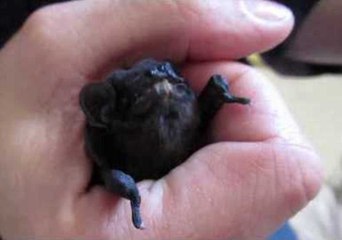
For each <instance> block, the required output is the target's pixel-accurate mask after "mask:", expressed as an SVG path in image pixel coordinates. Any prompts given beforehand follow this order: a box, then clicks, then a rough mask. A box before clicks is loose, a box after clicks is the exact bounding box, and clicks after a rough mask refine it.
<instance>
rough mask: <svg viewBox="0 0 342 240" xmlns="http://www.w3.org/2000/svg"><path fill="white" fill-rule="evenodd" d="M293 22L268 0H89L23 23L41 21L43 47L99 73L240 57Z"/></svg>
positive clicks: (278, 37)
mask: <svg viewBox="0 0 342 240" xmlns="http://www.w3.org/2000/svg"><path fill="white" fill-rule="evenodd" d="M250 2H255V3H253V4H251V3H250ZM61 22H65V23H68V24H61ZM292 23H293V18H292V14H291V13H290V11H289V10H287V9H286V8H285V7H280V5H278V4H276V3H273V2H271V1H264V0H263V1H261V0H258V1H254V0H253V1H249V0H244V1H243V0H234V1H219V0H214V1H198V0H191V1H187V0H176V1H152V2H151V1H147V0H143V1H122V0H121V1H113V0H84V1H72V2H68V3H64V4H56V5H53V6H50V7H47V8H43V9H42V10H40V11H38V12H36V13H35V14H33V15H32V17H31V18H30V19H29V21H28V22H27V24H26V25H25V26H26V27H24V28H26V29H27V28H36V29H37V30H36V31H33V33H32V34H31V35H32V38H33V40H34V41H37V40H38V41H39V39H37V38H38V37H39V35H43V38H47V39H48V40H49V43H48V44H46V43H45V44H44V43H43V44H44V51H49V49H50V48H51V53H52V54H53V52H56V51H57V52H58V54H65V58H64V59H68V61H72V62H71V63H70V65H71V66H73V67H75V66H77V67H78V68H80V69H76V70H82V73H84V74H85V75H87V76H89V75H90V76H92V75H93V74H94V73H97V72H98V71H101V70H103V69H111V68H112V67H113V65H114V67H118V65H126V64H129V65H130V64H131V63H132V62H134V61H136V60H137V59H141V58H146V57H155V58H163V59H172V60H174V61H184V60H186V59H192V60H213V59H235V58H240V57H243V56H246V55H248V54H250V53H252V52H256V51H264V50H266V49H269V48H272V47H273V46H275V45H276V44H277V43H279V42H280V41H282V40H283V39H284V38H285V37H286V36H287V35H288V34H289V32H290V30H291V27H292ZM37 25H38V27H37ZM37 36H38V37H37ZM61 43H62V44H61Z"/></svg>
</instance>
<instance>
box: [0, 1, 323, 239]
mask: <svg viewBox="0 0 342 240" xmlns="http://www.w3.org/2000/svg"><path fill="white" fill-rule="evenodd" d="M255 3H262V4H264V5H262V7H259V8H257V6H256V5H255ZM265 4H267V3H265V2H263V1H260V0H258V1H254V2H253V4H252V5H251V6H250V7H252V8H254V9H259V10H258V11H257V13H258V14H252V13H251V12H250V11H247V8H246V7H245V5H243V2H242V1H240V0H234V1H219V0H217V1H216V0H213V1H199V0H197V1H195V0H174V1H171V0H165V1H147V0H139V1H138V0H137V1H126V0H121V1H120V0H83V1H75V2H70V3H65V4H60V5H55V6H51V7H47V8H45V9H42V10H40V11H38V12H36V13H35V14H33V15H32V16H31V17H30V19H29V20H28V21H27V22H26V24H25V25H24V26H23V28H22V29H21V30H20V31H19V33H18V34H17V35H16V36H15V37H14V38H12V39H11V40H10V41H9V42H8V43H7V45H6V46H5V47H4V48H3V49H2V50H1V51H0V79H1V80H0V109H1V112H0V152H1V154H2V156H1V159H0V212H1V215H0V234H1V236H2V237H3V239H27V238H28V237H29V238H31V239H47V238H49V239H244V240H245V239H264V238H265V236H267V235H268V234H270V233H271V232H272V231H274V230H275V229H276V228H277V227H278V226H279V225H280V224H281V223H282V222H283V221H285V220H286V219H288V218H289V217H291V216H292V215H293V214H295V213H296V212H297V211H299V210H300V209H301V208H302V207H304V206H305V205H306V204H307V203H308V202H309V201H310V200H311V199H312V198H313V197H314V196H315V195H316V193H317V191H318V190H319V187H320V184H321V180H322V173H321V168H320V165H319V158H318V156H317V154H316V153H315V150H314V149H313V148H312V147H311V146H310V145H309V144H308V143H307V141H306V140H305V139H304V138H303V136H302V134H301V133H300V130H299V129H298V127H297V125H296V123H295V122H294V121H293V120H292V118H291V116H290V114H289V113H288V111H287V109H286V107H285V105H284V103H283V102H282V100H281V98H280V97H279V95H278V94H277V93H276V91H275V90H274V89H273V87H272V86H270V83H269V82H268V81H266V80H264V78H263V76H261V75H260V74H259V73H257V72H256V71H255V70H253V69H252V68H250V67H248V66H244V65H242V64H240V63H236V62H234V61H233V60H234V59H237V58H240V57H243V56H246V55H248V54H250V53H252V52H256V51H263V50H266V49H269V48H271V47H273V46H275V45H276V44H277V43H279V42H280V41H281V40H283V39H284V38H285V37H286V36H287V35H288V33H289V31H290V29H291V26H292V24H293V19H292V15H291V14H290V13H289V12H287V11H285V13H284V14H280V12H277V16H274V14H273V15H272V13H271V12H274V11H273V10H274V8H272V7H269V5H265ZM267 6H268V7H267ZM272 6H273V5H272ZM267 9H271V10H272V11H269V12H267ZM261 13H262V14H261ZM127 16H129V18H128V17H127ZM279 16H281V17H279ZM66 23H67V24H66ZM146 57H154V58H163V59H171V60H173V61H177V62H179V63H182V64H183V70H182V74H183V75H184V76H185V77H186V78H187V79H189V81H190V84H191V85H192V87H193V88H194V89H195V90H196V91H200V90H201V89H202V88H203V86H204V85H205V83H206V81H207V80H208V78H209V76H211V75H213V74H215V73H220V74H222V75H223V76H226V77H229V78H230V79H231V87H232V92H234V93H235V94H236V95H239V96H248V97H249V98H251V99H252V100H253V101H252V103H251V105H250V106H249V107H244V106H237V105H230V106H224V108H223V109H222V110H221V111H220V112H219V113H218V114H217V116H216V117H215V119H214V120H213V123H212V126H211V129H210V136H211V139H212V142H213V144H211V145H209V146H207V147H205V148H203V149H200V150H199V151H198V152H196V153H195V154H194V155H193V156H191V157H190V158H189V159H188V160H187V161H186V162H185V163H184V164H182V165H180V166H179V167H177V168H176V169H175V170H174V171H172V172H171V173H170V174H169V175H167V176H166V177H164V178H162V179H160V180H157V181H144V182H140V183H139V184H138V187H139V191H140V193H141V197H142V199H144V201H143V202H142V215H143V217H144V219H145V225H146V226H148V228H147V229H145V230H144V231H139V230H135V229H134V228H133V226H132V225H131V222H130V219H129V218H127V216H128V215H129V214H130V206H129V203H128V201H126V200H123V199H121V198H119V197H117V196H115V195H112V194H109V193H107V192H106V191H104V189H103V188H102V187H99V186H97V187H93V188H91V189H86V186H87V184H88V182H89V179H90V176H91V164H90V163H91V162H90V160H88V159H87V158H86V156H85V152H84V142H83V138H84V136H83V127H84V121H85V119H84V116H83V114H82V112H81V110H80V107H79V105H78V94H79V91H80V89H81V88H82V86H84V85H85V84H86V83H90V82H92V81H95V80H96V79H102V78H103V76H105V75H106V74H107V73H109V72H110V70H112V69H113V68H118V67H123V66H126V65H128V64H130V63H132V62H134V61H135V60H139V59H141V58H146ZM213 196H215V197H213Z"/></svg>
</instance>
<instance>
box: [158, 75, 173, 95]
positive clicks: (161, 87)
mask: <svg viewBox="0 0 342 240" xmlns="http://www.w3.org/2000/svg"><path fill="white" fill-rule="evenodd" d="M154 89H155V90H156V92H157V94H158V95H160V96H169V95H170V94H171V92H172V90H173V87H172V85H171V84H170V83H169V81H168V80H167V79H164V80H163V81H161V82H157V83H156V84H154Z"/></svg>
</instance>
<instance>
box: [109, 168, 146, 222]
mask: <svg viewBox="0 0 342 240" xmlns="http://www.w3.org/2000/svg"><path fill="white" fill-rule="evenodd" d="M103 177H104V179H105V185H106V188H107V189H108V190H109V191H111V192H114V193H116V194H118V195H119V196H121V197H123V198H126V199H128V200H129V201H130V202H131V209H132V223H133V225H134V227H135V228H137V229H144V228H145V226H144V223H143V221H142V218H141V211H140V204H141V198H140V194H139V190H138V188H137V185H136V183H135V181H134V179H133V178H132V177H131V176H129V175H127V174H125V173H124V172H122V171H119V170H110V171H105V173H104V175H103Z"/></svg>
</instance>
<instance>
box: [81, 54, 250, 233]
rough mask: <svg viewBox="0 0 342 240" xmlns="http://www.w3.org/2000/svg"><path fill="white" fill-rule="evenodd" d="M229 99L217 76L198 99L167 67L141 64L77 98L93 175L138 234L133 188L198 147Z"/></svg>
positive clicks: (167, 64) (164, 171) (234, 99)
mask: <svg viewBox="0 0 342 240" xmlns="http://www.w3.org/2000/svg"><path fill="white" fill-rule="evenodd" d="M224 103H240V104H248V103H249V100H248V99H246V98H239V97H235V96H233V95H232V94H231V93H230V90H229V86H228V84H227V83H226V81H225V80H224V79H223V78H222V77H221V76H220V75H214V76H212V77H211V78H210V79H209V82H208V84H207V85H206V87H205V88H204V90H203V91H202V93H201V94H200V95H199V96H196V94H195V93H194V92H193V90H192V89H191V88H190V87H189V85H188V83H187V81H186V80H185V79H184V78H183V77H181V76H180V75H179V74H178V73H177V72H176V70H175V68H174V67H173V66H172V64H171V63H170V62H166V61H165V62H159V61H156V60H153V59H146V60H143V61H141V62H139V63H137V64H136V65H135V66H133V67H132V68H130V69H127V70H118V71H114V72H113V73H112V74H111V75H110V76H109V77H108V78H107V79H106V80H105V81H103V82H99V83H92V84H89V85H86V86H85V87H84V88H83V89H82V91H81V94H80V104H81V108H82V110H83V111H84V113H85V115H86V122H87V123H86V130H85V142H86V149H87V152H88V153H89V155H90V157H91V158H92V159H93V160H94V162H95V167H94V174H95V175H97V176H98V178H99V179H100V181H101V183H102V184H103V185H104V186H105V187H106V189H108V190H109V191H111V192H113V193H116V194H118V195H119V196H121V197H124V198H126V199H128V200H130V202H131V207H132V221H133V224H134V226H135V227H136V228H143V223H142V219H141V216H140V201H141V199H140V194H139V191H138V188H137V186H136V182H138V181H140V180H143V179H158V178H160V177H162V176H164V175H166V174H167V173H168V172H169V171H170V170H171V169H173V168H175V167H176V166H177V165H179V164H181V163H182V162H184V161H185V160H186V159H187V158H188V157H189V156H190V155H191V154H192V153H193V152H194V151H196V150H197V149H198V148H199V147H200V146H201V139H203V137H204V135H205V131H206V129H207V126H208V124H209V123H210V120H211V119H212V118H213V117H214V115H215V114H216V112H217V111H218V110H219V109H220V107H221V106H222V105H223V104H224Z"/></svg>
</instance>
